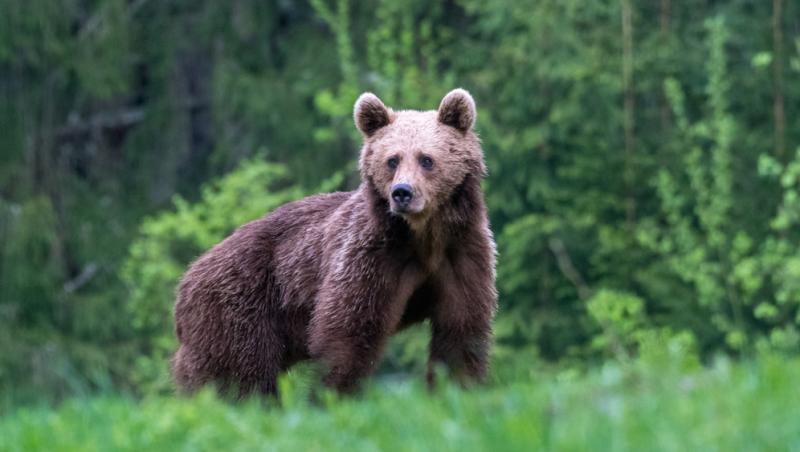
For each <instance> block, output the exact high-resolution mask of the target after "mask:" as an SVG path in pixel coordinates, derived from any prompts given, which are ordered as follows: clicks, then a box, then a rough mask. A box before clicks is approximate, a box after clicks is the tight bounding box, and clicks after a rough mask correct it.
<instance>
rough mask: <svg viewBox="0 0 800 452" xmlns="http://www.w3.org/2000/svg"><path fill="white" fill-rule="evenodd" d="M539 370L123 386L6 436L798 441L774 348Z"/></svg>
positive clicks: (635, 445)
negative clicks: (346, 389) (140, 390)
mask: <svg viewBox="0 0 800 452" xmlns="http://www.w3.org/2000/svg"><path fill="white" fill-rule="evenodd" d="M661 350H662V352H661V353H662V354H661V355H660V358H659V359H658V360H650V361H645V360H641V361H636V362H634V363H631V364H630V365H625V366H620V365H607V366H604V367H603V368H601V369H598V370H595V371H592V372H589V373H586V374H582V373H560V374H544V373H541V372H533V373H530V374H528V375H527V376H525V377H520V378H518V379H515V380H510V381H505V382H503V384H502V385H498V386H494V387H488V388H481V389H476V390H473V391H470V392H464V391H462V390H460V389H458V388H456V387H454V386H452V385H445V386H443V387H441V388H439V389H438V390H437V391H436V392H434V393H429V392H427V391H425V390H424V388H422V387H421V386H419V385H415V384H412V385H409V384H397V383H392V384H386V383H383V384H379V385H375V386H373V387H371V388H369V389H368V390H367V391H366V392H365V393H364V394H363V395H361V396H358V397H351V398H338V397H336V396H334V395H333V394H325V395H323V396H322V397H321V398H320V399H321V401H320V402H319V403H317V404H310V403H309V402H308V401H307V398H306V397H307V396H306V393H305V392H304V391H303V390H302V389H301V388H299V387H298V382H297V381H295V380H287V379H284V380H283V381H282V382H281V383H282V385H281V387H282V389H283V393H284V397H283V398H282V400H281V403H280V405H278V404H275V403H267V404H265V403H259V401H256V400H253V401H249V402H247V403H242V404H238V405H231V404H228V403H225V402H221V401H220V400H219V399H217V398H215V397H214V396H213V394H212V393H211V392H209V391H207V392H203V393H201V394H200V395H199V396H197V397H194V398H191V399H180V398H162V397H151V398H147V399H144V400H142V401H133V400H130V399H125V398H117V397H100V398H94V399H85V400H73V401H70V402H68V403H66V404H64V405H62V406H61V407H59V408H57V409H55V410H54V411H49V410H47V409H20V410H18V411H17V412H15V413H13V414H11V415H9V416H7V417H5V418H3V419H0V437H2V438H3V441H2V442H0V450H4V451H5V450H8V451H16V450H20V451H22V450H24V451H37V450H53V449H57V450H63V451H72V450H76V451H78V450H80V451H86V450H89V451H92V450H103V451H106V450H131V451H139V450H151V451H159V450H165V451H166V450H169V451H172V450H220V449H225V450H254V449H264V448H267V449H270V450H326V451H327V450H347V451H353V450H356V451H359V450H429V449H436V450H453V451H462V450H498V451H506V450H508V451H516V450H631V451H635V450H642V449H646V450H654V451H661V450H664V451H674V450H708V449H724V450H731V451H738V450H742V451H754V450H784V449H792V448H796V447H798V445H800V427H798V424H797V422H796V420H797V418H798V416H800V410H799V409H798V407H800V398H799V397H798V393H797V391H796V382H797V380H798V378H800V362H799V361H797V360H796V359H792V360H784V359H780V358H775V357H770V356H765V357H762V358H761V359H759V360H757V361H755V362H745V363H742V364H732V363H731V362H730V361H727V360H719V361H717V362H716V363H715V364H714V365H712V366H711V367H710V368H708V369H702V368H698V367H696V366H695V365H687V364H684V363H682V361H680V360H675V359H674V355H671V354H670V350H669V349H668V348H664V347H661Z"/></svg>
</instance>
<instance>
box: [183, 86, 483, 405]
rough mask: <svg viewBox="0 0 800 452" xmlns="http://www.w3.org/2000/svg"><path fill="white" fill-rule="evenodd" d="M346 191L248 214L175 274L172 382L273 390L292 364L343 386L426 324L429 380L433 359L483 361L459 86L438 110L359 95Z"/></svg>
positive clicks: (466, 100)
mask: <svg viewBox="0 0 800 452" xmlns="http://www.w3.org/2000/svg"><path fill="white" fill-rule="evenodd" d="M354 117H355V123H356V126H357V127H358V129H359V130H360V131H361V133H362V134H363V137H364V144H363V147H362V149H361V156H360V160H359V168H360V172H361V184H360V186H359V187H358V189H357V190H355V191H352V192H346V193H329V194H321V195H316V196H311V197H308V198H305V199H302V200H300V201H296V202H292V203H289V204H286V205H284V206H282V207H280V208H278V209H276V210H275V211H273V212H272V213H270V214H268V215H266V216H265V217H263V218H261V219H259V220H255V221H253V222H251V223H248V224H246V225H244V226H242V227H240V228H239V229H238V230H236V231H235V232H234V233H233V234H232V235H231V236H230V237H228V238H227V239H225V240H224V241H222V242H221V243H220V244H218V245H216V246H215V247H214V248H213V249H211V250H210V251H208V252H207V253H206V254H204V255H203V256H201V257H200V258H199V259H197V261H195V262H194V263H193V264H192V266H191V267H190V268H189V270H188V271H187V272H186V274H185V275H184V277H183V280H182V281H181V283H180V286H179V288H178V295H177V302H176V305H175V326H176V328H175V329H176V333H177V336H178V340H179V341H180V347H179V348H178V351H177V353H176V354H175V356H174V358H173V361H172V368H173V374H174V377H175V380H176V382H177V384H178V386H179V387H181V388H183V389H185V390H189V391H191V390H192V389H195V388H198V387H199V386H201V385H204V384H206V383H214V384H216V385H218V388H219V389H220V390H222V391H229V390H234V391H237V392H236V394H239V395H245V394H249V393H252V392H261V393H266V394H275V393H276V383H277V377H278V375H279V373H280V372H281V371H284V370H286V369H287V368H289V367H290V366H291V365H293V364H294V363H297V362H298V361H301V360H306V359H312V360H314V361H316V362H319V363H321V364H322V365H323V366H324V368H325V372H326V374H325V376H324V379H323V382H324V383H325V385H327V386H329V387H332V388H335V389H336V390H338V391H342V392H348V391H351V390H354V389H355V388H356V387H357V384H358V382H359V380H360V379H362V378H363V377H365V376H367V375H369V374H370V372H371V371H372V370H373V369H374V368H375V366H376V363H377V362H378V360H379V358H380V356H381V351H382V349H383V348H384V345H385V344H386V342H387V339H388V337H389V336H390V335H392V334H393V333H395V332H396V331H398V330H400V329H402V328H404V327H405V326H407V325H410V324H412V323H415V322H420V321H422V320H425V319H429V320H430V325H431V330H432V336H431V342H430V356H429V366H428V381H429V383H431V382H432V378H433V368H434V367H435V366H436V365H437V364H439V363H441V364H443V365H446V366H447V367H448V368H449V369H450V371H451V372H454V373H455V374H457V375H458V376H459V377H460V378H461V379H462V380H463V381H465V382H469V381H475V380H478V381H479V380H480V379H481V378H482V377H483V376H484V375H485V374H486V370H487V364H488V363H487V361H488V356H487V355H488V349H489V343H490V340H491V331H492V330H491V323H492V319H493V317H494V313H495V310H496V306H497V292H496V289H495V244H494V240H493V238H492V233H491V231H490V229H489V221H488V217H487V212H486V206H485V203H484V199H483V194H482V192H481V187H480V181H481V179H482V177H483V176H484V175H485V173H486V168H485V165H484V161H483V151H482V149H481V145H480V141H479V139H478V137H477V135H476V134H475V132H474V131H473V126H474V124H475V118H476V113H475V103H474V101H473V99H472V97H471V96H470V94H469V93H468V92H466V91H464V90H463V89H456V90H453V91H451V92H450V93H448V94H447V95H446V96H445V97H444V99H443V100H442V102H441V104H440V106H439V109H438V110H437V111H423V112H419V111H411V110H403V111H393V110H392V109H390V108H387V107H386V106H385V105H384V104H383V103H382V102H381V100H380V99H378V98H377V97H376V96H375V95H373V94H371V93H365V94H363V95H361V97H359V98H358V100H357V101H356V104H355V108H354Z"/></svg>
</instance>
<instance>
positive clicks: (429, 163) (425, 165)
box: [419, 155, 433, 170]
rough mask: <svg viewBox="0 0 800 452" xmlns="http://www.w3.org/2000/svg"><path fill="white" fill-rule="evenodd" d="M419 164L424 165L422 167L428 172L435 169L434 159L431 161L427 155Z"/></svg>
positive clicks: (421, 158)
mask: <svg viewBox="0 0 800 452" xmlns="http://www.w3.org/2000/svg"><path fill="white" fill-rule="evenodd" d="M419 164H420V165H422V167H423V168H425V169H426V170H429V169H431V168H433V159H431V158H430V157H428V156H427V155H423V156H422V157H420V159H419Z"/></svg>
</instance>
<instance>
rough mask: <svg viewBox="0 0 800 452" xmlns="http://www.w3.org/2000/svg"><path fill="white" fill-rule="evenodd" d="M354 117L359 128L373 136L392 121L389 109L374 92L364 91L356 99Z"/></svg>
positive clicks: (365, 134) (366, 134) (365, 133)
mask: <svg viewBox="0 0 800 452" xmlns="http://www.w3.org/2000/svg"><path fill="white" fill-rule="evenodd" d="M353 119H354V120H355V122H356V127H358V130H360V131H361V133H363V134H364V136H367V137H370V136H372V134H374V133H375V132H377V131H378V129H380V128H382V127H386V126H388V125H389V122H390V121H391V118H390V113H389V109H388V108H386V105H383V102H381V100H380V99H378V96H376V95H374V94H372V93H364V94H362V95H361V96H359V98H358V100H356V105H355V106H354V107H353Z"/></svg>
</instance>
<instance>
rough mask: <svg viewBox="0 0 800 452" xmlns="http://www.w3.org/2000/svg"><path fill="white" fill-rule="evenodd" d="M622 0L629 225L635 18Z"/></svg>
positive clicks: (631, 216)
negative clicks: (633, 18)
mask: <svg viewBox="0 0 800 452" xmlns="http://www.w3.org/2000/svg"><path fill="white" fill-rule="evenodd" d="M621 1H622V89H623V93H624V94H623V96H624V101H623V102H624V105H623V107H624V118H623V128H624V129H625V168H624V180H625V219H626V221H627V222H628V226H633V223H634V222H635V221H636V199H635V197H634V193H633V187H634V180H633V179H634V165H633V158H634V152H635V139H636V137H635V135H634V108H635V98H634V96H635V94H634V90H633V20H632V17H631V16H632V15H633V13H632V11H631V2H630V0H621Z"/></svg>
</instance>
